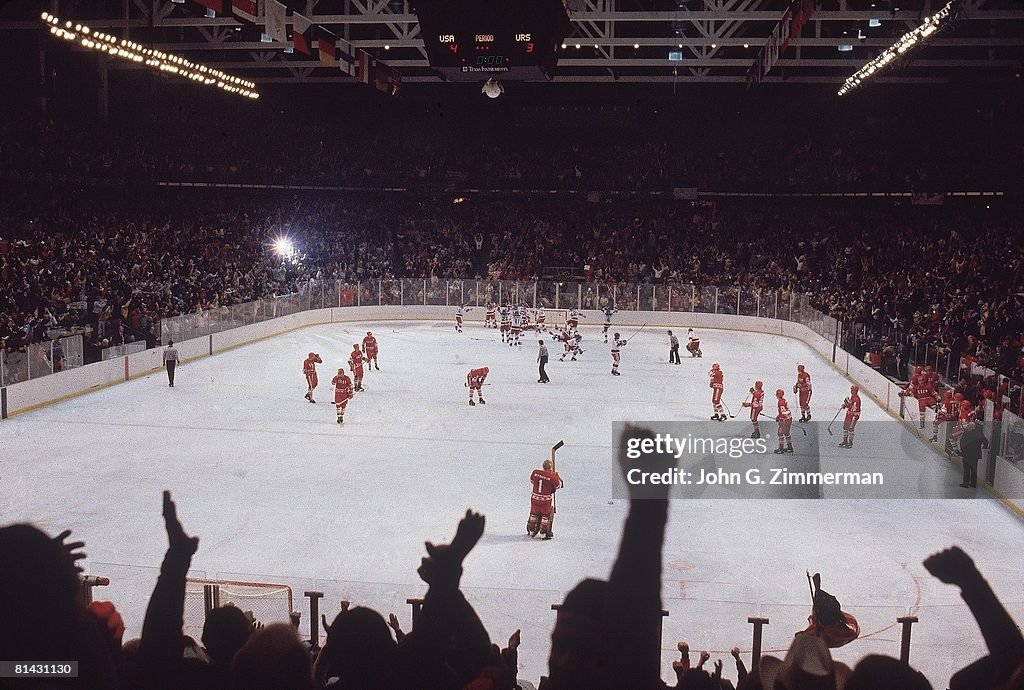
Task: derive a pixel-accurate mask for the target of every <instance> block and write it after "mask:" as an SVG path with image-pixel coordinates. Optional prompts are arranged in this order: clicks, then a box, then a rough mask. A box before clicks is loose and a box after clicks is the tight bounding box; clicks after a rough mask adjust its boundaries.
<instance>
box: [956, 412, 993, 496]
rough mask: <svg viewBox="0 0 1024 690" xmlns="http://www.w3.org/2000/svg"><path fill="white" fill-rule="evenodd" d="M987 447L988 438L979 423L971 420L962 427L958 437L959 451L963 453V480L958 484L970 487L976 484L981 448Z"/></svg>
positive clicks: (965, 487)
mask: <svg viewBox="0 0 1024 690" xmlns="http://www.w3.org/2000/svg"><path fill="white" fill-rule="evenodd" d="M982 448H988V439H987V438H985V433H984V431H983V430H982V427H981V425H980V424H977V423H976V422H971V423H970V424H968V425H967V426H966V428H965V429H964V434H963V436H962V437H961V438H960V452H961V453H962V454H963V455H962V458H963V463H964V480H963V482H961V484H960V486H961V487H962V488H964V489H972V488H975V487H976V486H978V462H979V461H980V460H981V449H982Z"/></svg>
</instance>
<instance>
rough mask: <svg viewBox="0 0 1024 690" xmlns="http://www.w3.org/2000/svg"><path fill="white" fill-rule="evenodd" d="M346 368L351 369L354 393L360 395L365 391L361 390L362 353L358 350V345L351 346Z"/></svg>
mask: <svg viewBox="0 0 1024 690" xmlns="http://www.w3.org/2000/svg"><path fill="white" fill-rule="evenodd" d="M348 366H349V368H351V369H352V378H353V379H354V381H353V383H354V384H355V391H356V392H357V393H361V392H362V391H364V390H365V389H364V388H363V352H362V350H360V349H359V345H353V346H352V352H351V354H349V356H348Z"/></svg>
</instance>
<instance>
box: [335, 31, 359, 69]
mask: <svg viewBox="0 0 1024 690" xmlns="http://www.w3.org/2000/svg"><path fill="white" fill-rule="evenodd" d="M337 46H338V67H340V68H341V71H342V72H343V73H345V74H348V75H349V76H353V77H354V76H355V75H356V61H357V58H356V51H355V49H353V48H352V44H351V43H349V42H348V41H346V40H345V39H344V38H339V39H338V43H337Z"/></svg>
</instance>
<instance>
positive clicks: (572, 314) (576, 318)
mask: <svg viewBox="0 0 1024 690" xmlns="http://www.w3.org/2000/svg"><path fill="white" fill-rule="evenodd" d="M581 318H583V317H582V316H580V312H579V311H578V310H576V309H570V310H569V318H568V319H566V320H565V325H566V327H567V328H568V329H569V330H570V331H572V330H575V329H576V328H578V327H579V325H580V319H581Z"/></svg>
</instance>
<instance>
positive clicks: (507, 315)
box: [499, 305, 512, 343]
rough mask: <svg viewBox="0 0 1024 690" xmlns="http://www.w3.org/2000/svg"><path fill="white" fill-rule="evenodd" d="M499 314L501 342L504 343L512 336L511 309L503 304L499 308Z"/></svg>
mask: <svg viewBox="0 0 1024 690" xmlns="http://www.w3.org/2000/svg"><path fill="white" fill-rule="evenodd" d="M499 313H500V314H501V342H503V343H505V342H508V341H509V340H511V338H512V315H511V309H509V306H508V305H505V306H504V307H502V308H501V309H500V310H499Z"/></svg>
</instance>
